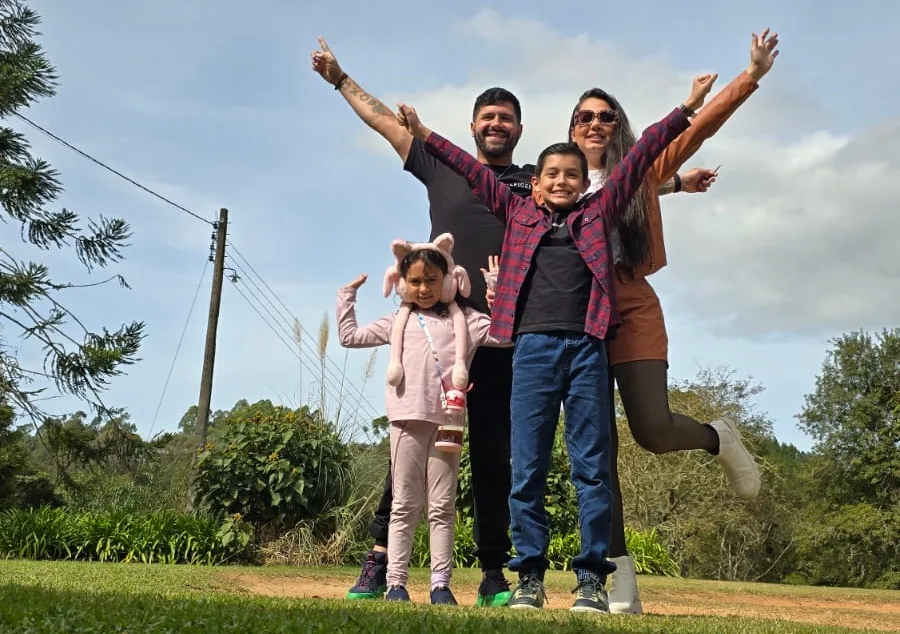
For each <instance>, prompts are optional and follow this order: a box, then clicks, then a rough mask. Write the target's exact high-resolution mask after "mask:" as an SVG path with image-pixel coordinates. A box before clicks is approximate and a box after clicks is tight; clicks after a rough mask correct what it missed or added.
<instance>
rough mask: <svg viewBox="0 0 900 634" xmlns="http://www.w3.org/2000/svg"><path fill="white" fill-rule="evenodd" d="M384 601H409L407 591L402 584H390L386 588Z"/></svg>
mask: <svg viewBox="0 0 900 634" xmlns="http://www.w3.org/2000/svg"><path fill="white" fill-rule="evenodd" d="M384 600H385V601H409V592H407V591H406V588H405V587H403V586H391V587H390V588H388V591H387V595H385V597H384Z"/></svg>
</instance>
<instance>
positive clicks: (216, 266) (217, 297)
mask: <svg viewBox="0 0 900 634" xmlns="http://www.w3.org/2000/svg"><path fill="white" fill-rule="evenodd" d="M213 227H214V230H213V234H212V237H213V238H214V239H215V253H211V254H210V256H209V257H210V260H211V261H212V262H213V277H212V290H211V292H210V296H209V318H208V321H207V323H206V348H205V349H204V351H203V372H202V374H201V375H200V400H199V402H198V403H197V423H196V429H195V451H194V455H193V458H192V468H191V484H190V491H189V492H188V508H189V509H191V510H192V509H193V507H194V497H195V479H196V476H197V473H196V460H197V451H199V450H200V448H201V447H203V445H205V444H206V428H207V424H208V423H209V408H210V402H211V401H212V382H213V367H214V365H215V361H216V331H217V330H218V327H219V307H220V306H221V304H222V282H223V280H224V277H225V239H226V237H227V233H228V210H227V209H224V208H223V209H219V221H218V222H217V223H216V224H215V225H213Z"/></svg>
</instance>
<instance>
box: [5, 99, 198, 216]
mask: <svg viewBox="0 0 900 634" xmlns="http://www.w3.org/2000/svg"><path fill="white" fill-rule="evenodd" d="M13 114H14V115H15V116H16V117H18V118H19V119H21V120H22V121H24V122H25V123H27V124H28V125H30V126H31V127H33V128H35V129H36V130H40V131H41V132H43V133H44V134H46V135H47V136H48V137H50V138H51V139H53V140H54V141H56V142H58V143H61V144H62V145H64V146H66V147H67V148H69V149H70V150H72V151H73V152H77V153H78V154H80V155H81V156H83V157H84V158H86V159H87V160H89V161H92V162H94V163H96V164H97V165H99V166H100V167H102V168H103V169H105V170H106V171H108V172H111V173H113V174H115V175H116V176H118V177H119V178H121V179H123V180H125V181H127V182H129V183H131V184H132V185H134V186H135V187H138V188H140V189H142V190H144V191H145V192H147V193H148V194H150V195H151V196H156V197H157V198H159V199H160V200H161V201H163V202H164V203H166V204H168V205H171V206H172V207H174V208H175V209H178V210H179V211H183V212H184V213H186V214H188V215H189V216H193V217H194V218H196V219H197V220H202V221H203V222H205V223H206V224H208V225H212V224H213V222H212V221H211V220H207V219H206V218H204V217H203V216H201V215H199V214H196V213H194V212H193V211H191V210H190V209H187V208H186V207H182V206H181V205H179V204H178V203H176V202H174V201H173V200H170V199H169V198H166V197H165V196H163V195H162V194H158V193H157V192H155V191H153V190H152V189H150V188H149V187H147V186H146V185H141V184H140V183H139V182H137V181H136V180H134V179H133V178H131V177H129V176H126V175H125V174H123V173H122V172H120V171H118V170H116V169H114V168H112V167H110V166H109V165H107V164H106V163H104V162H103V161H101V160H99V159H96V158H94V157H93V156H91V155H90V154H88V153H87V152H85V151H84V150H80V149H78V148H77V147H75V146H74V145H72V144H71V143H69V142H68V141H66V140H65V139H63V138H61V137H59V136H57V135H55V134H53V133H52V132H50V131H49V130H47V129H46V128H43V127H41V126H39V125H38V124H37V123H35V122H34V121H32V120H31V119H29V118H28V117H26V116H25V115H23V114H19V113H18V112H14V113H13Z"/></svg>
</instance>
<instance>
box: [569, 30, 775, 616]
mask: <svg viewBox="0 0 900 634" xmlns="http://www.w3.org/2000/svg"><path fill="white" fill-rule="evenodd" d="M777 44H778V35H777V34H774V33H773V34H772V35H771V36H770V35H769V29H766V30H765V31H763V32H762V33H761V34H760V35H758V36H757V35H756V34H755V33H754V34H753V39H752V44H751V48H750V65H749V66H748V67H747V70H746V71H744V72H742V73H741V74H740V75H739V76H738V77H737V78H736V79H734V81H732V82H731V83H730V84H729V85H728V86H726V87H725V88H724V89H722V91H721V92H720V93H719V94H718V95H716V96H715V97H714V98H713V99H712V100H711V101H710V102H709V103H708V104H707V105H706V106H705V107H704V108H703V109H702V110H701V111H700V112H699V113H698V114H697V115H696V117H695V118H694V119H693V121H692V123H691V127H690V128H688V129H687V130H686V131H685V132H683V133H682V134H681V136H680V137H678V138H677V139H675V141H673V142H672V143H671V144H670V145H669V146H668V147H667V148H666V149H665V150H664V151H663V153H662V155H660V157H659V158H658V159H657V160H656V163H655V164H654V166H653V169H651V171H650V172H649V173H648V175H647V177H646V178H645V180H644V183H643V185H642V187H641V190H640V191H639V192H638V194H637V195H636V196H635V197H634V200H633V201H632V203H631V205H630V207H629V209H628V211H627V212H626V213H625V214H623V215H621V216H619V217H618V222H617V226H616V228H615V230H614V235H613V236H611V238H612V246H613V257H614V259H615V261H616V269H617V276H616V277H617V283H616V288H615V291H616V301H617V304H618V308H619V312H620V314H621V316H622V325H621V326H620V327H619V329H618V332H617V334H616V336H615V338H614V339H611V340H610V341H609V342H608V356H609V363H610V366H611V367H610V373H609V376H610V381H612V380H613V379H614V380H615V381H616V383H617V384H618V386H619V395H620V397H621V399H622V405H623V406H624V408H625V415H626V417H627V418H628V426H629V427H630V428H631V433H632V435H633V436H634V439H635V441H637V443H638V444H639V445H640V446H641V447H643V448H644V449H647V450H648V451H651V452H653V453H656V454H662V453H668V452H671V451H684V450H688V449H705V450H706V451H708V452H709V453H710V454H713V455H715V456H716V460H717V461H718V462H719V464H720V465H721V466H722V468H723V470H724V471H725V474H726V476H727V478H728V481H729V483H730V484H731V486H732V488H733V489H734V491H735V493H736V494H737V495H738V497H741V498H744V499H753V498H755V497H756V496H757V495H758V493H759V487H760V476H759V470H758V469H757V466H756V463H755V461H754V459H753V457H752V456H751V455H750V453H749V452H748V451H747V450H746V448H745V447H744V445H743V442H742V440H741V436H740V432H739V431H738V429H737V427H736V426H735V425H734V423H733V422H732V421H729V420H727V419H723V420H717V421H713V422H712V423H710V424H709V425H704V424H701V423H699V422H697V421H695V420H694V419H692V418H689V417H688V416H684V415H682V414H673V413H672V412H671V410H670V409H669V396H668V367H669V364H668V337H667V335H666V327H665V322H664V320H663V313H662V307H661V306H660V302H659V298H658V297H657V295H656V292H655V291H654V290H653V287H652V286H651V285H650V282H649V281H648V280H647V277H648V276H649V275H651V274H653V273H655V272H657V271H658V270H660V269H661V268H662V267H664V266H665V265H666V250H665V244H664V242H663V232H662V217H661V214H660V208H659V195H658V189H659V184H660V183H665V182H666V181H668V180H669V179H671V178H673V177H675V191H678V189H679V183H678V177H677V170H678V168H679V167H681V166H682V165H683V164H684V162H685V161H687V160H688V159H689V158H690V157H691V156H693V155H694V153H695V152H696V151H697V150H698V149H699V148H700V146H701V144H702V143H703V141H705V140H706V139H708V138H709V137H711V136H712V135H713V134H715V133H716V131H718V129H719V128H720V127H721V126H722V125H723V124H724V123H725V121H726V120H727V119H728V118H729V117H730V116H731V115H732V114H733V113H734V112H735V110H737V108H738V107H739V106H740V105H741V104H742V103H744V101H746V99H747V98H748V97H749V96H750V95H751V94H752V93H753V92H754V91H755V90H756V88H757V87H758V83H757V82H758V81H759V80H760V78H762V77H763V75H765V74H766V73H767V72H768V71H769V70H770V69H771V67H772V63H773V62H774V60H775V57H776V56H777V55H778V51H777V50H775V47H776V46H777ZM569 140H570V141H574V142H575V143H576V144H577V145H578V147H579V148H581V151H582V152H584V154H585V155H586V156H587V159H588V167H589V168H590V172H589V173H590V178H591V186H590V188H589V189H588V193H592V192H595V191H597V190H598V189H600V188H601V187H602V186H603V181H604V177H605V174H606V173H607V172H608V170H609V169H610V168H611V167H612V166H614V165H615V164H616V163H618V162H619V161H620V160H621V159H622V157H623V156H625V154H626V153H627V152H628V150H629V149H630V148H631V146H632V145H633V144H634V142H635V135H634V132H633V131H632V129H631V124H630V123H629V121H628V116H627V115H626V114H625V111H624V110H623V109H622V105H621V104H620V103H619V102H618V101H617V100H616V99H615V97H613V96H612V95H610V94H609V93H607V92H605V91H603V90H600V89H599V88H593V89H591V90H588V91H587V92H585V93H584V94H583V95H582V96H581V98H580V99H579V100H578V104H577V105H576V106H575V109H574V111H573V113H572V118H571V119H570V123H569ZM709 174H710V175H711V174H712V173H711V172H710V173H709ZM610 389H612V385H610ZM613 418H615V414H613ZM611 427H612V428H611V432H612V435H611V439H610V440H611V443H610V445H611V455H612V458H611V463H612V464H611V476H612V478H611V481H612V485H613V508H612V516H613V521H612V534H611V540H610V549H609V556H610V558H611V559H612V560H613V562H615V564H616V572H615V573H613V579H614V580H613V587H612V591H611V592H610V593H609V603H610V611H611V612H615V613H632V614H639V613H640V612H641V602H640V598H639V595H638V590H637V581H636V578H635V569H634V560H633V559H632V558H631V557H630V556H629V555H628V553H627V551H626V549H625V525H624V520H623V515H622V495H621V488H620V486H619V476H618V469H617V466H616V458H617V454H618V434H617V432H616V425H615V421H614V420H613V424H612V426H611Z"/></svg>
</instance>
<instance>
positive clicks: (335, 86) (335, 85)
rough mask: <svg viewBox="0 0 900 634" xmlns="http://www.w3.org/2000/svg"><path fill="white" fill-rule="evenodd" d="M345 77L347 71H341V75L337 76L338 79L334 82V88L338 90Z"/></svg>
mask: <svg viewBox="0 0 900 634" xmlns="http://www.w3.org/2000/svg"><path fill="white" fill-rule="evenodd" d="M346 79H347V73H341V76H340V77H338V80H337V81H336V82H334V89H335V90H340V89H341V86H342V85H343V84H344V81H346Z"/></svg>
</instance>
